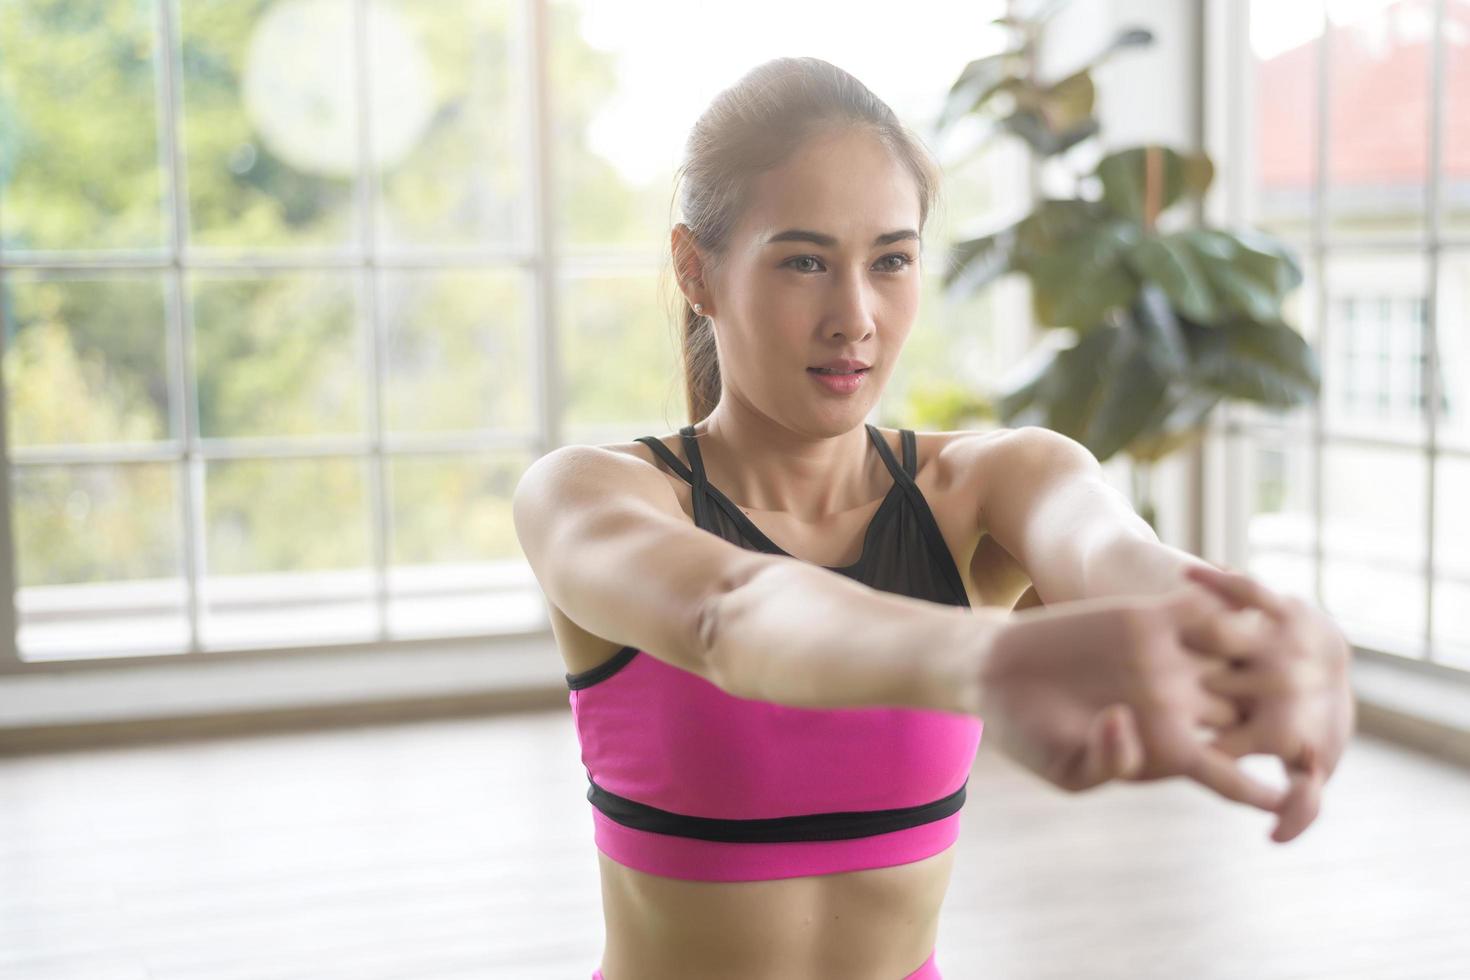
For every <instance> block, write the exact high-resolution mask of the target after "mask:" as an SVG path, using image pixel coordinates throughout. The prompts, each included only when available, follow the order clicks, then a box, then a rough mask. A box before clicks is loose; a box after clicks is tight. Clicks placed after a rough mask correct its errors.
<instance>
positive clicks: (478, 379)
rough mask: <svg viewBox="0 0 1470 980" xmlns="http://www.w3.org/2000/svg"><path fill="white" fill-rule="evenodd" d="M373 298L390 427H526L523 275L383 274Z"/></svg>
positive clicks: (527, 375)
mask: <svg viewBox="0 0 1470 980" xmlns="http://www.w3.org/2000/svg"><path fill="white" fill-rule="evenodd" d="M378 297H379V298H378V313H379V316H380V317H381V318H382V321H383V328H384V330H385V331H386V332H387V339H388V363H387V370H386V378H385V385H386V389H385V391H384V418H385V424H386V425H387V427H388V428H389V429H390V430H392V431H398V432H426V431H439V430H457V429H461V430H469V429H476V430H483V429H496V430H504V429H509V430H514V431H528V430H529V429H530V428H531V425H532V421H531V420H532V412H531V385H530V381H531V351H530V329H529V324H530V318H529V317H530V314H529V312H528V310H527V280H526V277H525V275H524V274H523V273H521V272H519V271H516V272H474V271H448V272H403V273H390V272H384V273H383V274H381V275H380V277H379V279H378Z"/></svg>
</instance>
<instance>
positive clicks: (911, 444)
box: [898, 429, 919, 476]
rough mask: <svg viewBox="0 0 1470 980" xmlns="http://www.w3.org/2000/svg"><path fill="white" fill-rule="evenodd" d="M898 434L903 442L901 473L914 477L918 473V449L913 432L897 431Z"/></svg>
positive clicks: (909, 430)
mask: <svg viewBox="0 0 1470 980" xmlns="http://www.w3.org/2000/svg"><path fill="white" fill-rule="evenodd" d="M898 434H899V436H900V437H901V438H902V442H903V471H904V472H905V473H907V474H908V475H909V476H916V475H917V474H918V472H919V471H918V468H917V466H916V464H917V463H918V457H919V447H918V442H917V441H916V440H915V439H914V430H913V429H899V430H898Z"/></svg>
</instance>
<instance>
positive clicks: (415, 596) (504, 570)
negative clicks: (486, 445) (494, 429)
mask: <svg viewBox="0 0 1470 980" xmlns="http://www.w3.org/2000/svg"><path fill="white" fill-rule="evenodd" d="M530 463H531V457H530V456H528V455H527V454H524V453H497V454H480V455H474V456H458V455H456V456H419V457H400V458H397V459H394V460H392V461H391V464H390V481H391V484H392V499H393V546H392V551H391V554H390V559H391V561H392V564H393V567H392V568H391V570H390V572H389V592H390V599H389V606H388V623H389V629H390V630H391V631H392V633H393V634H394V635H395V636H429V635H446V634H452V633H483V632H489V631H492V630H500V629H512V628H515V627H516V626H517V625H520V626H522V627H524V628H526V629H532V628H535V627H537V626H539V625H542V624H543V623H544V622H545V618H546V610H545V604H544V601H543V599H542V596H541V594H540V593H539V591H537V589H536V584H535V579H534V578H532V577H531V576H530V575H529V566H527V565H526V564H525V557H524V555H523V554H522V553H521V549H520V544H519V542H518V541H517V540H516V535H515V527H514V525H513V523H512V521H511V512H510V500H511V494H512V492H513V491H514V490H515V485H516V481H517V480H519V479H520V476H521V473H523V472H524V471H525V468H526V467H527V466H529V465H530Z"/></svg>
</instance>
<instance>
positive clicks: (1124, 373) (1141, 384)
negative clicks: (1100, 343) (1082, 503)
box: [1078, 330, 1168, 460]
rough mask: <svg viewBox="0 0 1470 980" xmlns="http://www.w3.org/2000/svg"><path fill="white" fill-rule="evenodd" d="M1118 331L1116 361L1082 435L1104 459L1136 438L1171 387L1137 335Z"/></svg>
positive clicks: (1087, 443) (1095, 454)
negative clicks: (1139, 341)
mask: <svg viewBox="0 0 1470 980" xmlns="http://www.w3.org/2000/svg"><path fill="white" fill-rule="evenodd" d="M1115 332H1117V333H1119V334H1121V337H1120V339H1119V341H1118V342H1117V344H1116V345H1115V349H1114V350H1113V351H1112V352H1111V354H1112V358H1111V360H1112V363H1111V364H1110V365H1109V366H1108V371H1107V374H1106V376H1105V378H1104V380H1103V383H1102V385H1101V386H1100V389H1099V391H1098V392H1097V399H1096V403H1095V404H1094V405H1093V407H1092V410H1091V412H1090V413H1089V415H1088V417H1087V419H1086V428H1085V430H1084V435H1083V436H1081V437H1078V438H1079V440H1080V441H1081V442H1082V443H1083V444H1084V445H1086V446H1087V448H1088V449H1090V450H1092V454H1093V455H1094V456H1096V457H1097V458H1098V459H1100V460H1103V459H1107V458H1108V457H1109V456H1111V455H1113V454H1114V453H1116V452H1117V451H1118V450H1120V449H1122V448H1123V447H1124V446H1126V445H1128V443H1129V442H1131V441H1132V440H1133V438H1134V437H1135V436H1136V435H1137V434H1138V432H1139V430H1140V429H1142V427H1143V426H1144V424H1145V423H1146V422H1147V421H1148V420H1149V419H1150V418H1151V417H1152V416H1153V415H1154V414H1155V413H1156V412H1157V411H1158V409H1159V406H1160V404H1161V403H1162V402H1163V400H1164V396H1165V394H1166V392H1167V390H1168V379H1167V378H1165V377H1164V375H1163V374H1161V373H1160V372H1159V370H1158V368H1157V367H1155V365H1154V361H1153V359H1152V358H1151V357H1150V356H1149V354H1148V352H1147V351H1146V350H1145V349H1144V347H1143V346H1142V345H1141V344H1139V343H1138V342H1137V340H1136V336H1135V335H1133V334H1130V333H1128V332H1126V331H1121V330H1120V331H1115Z"/></svg>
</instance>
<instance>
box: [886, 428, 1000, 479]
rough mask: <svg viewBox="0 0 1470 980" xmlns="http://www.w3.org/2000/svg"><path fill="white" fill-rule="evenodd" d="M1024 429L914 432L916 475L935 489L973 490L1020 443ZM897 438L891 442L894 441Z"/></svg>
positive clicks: (895, 439)
mask: <svg viewBox="0 0 1470 980" xmlns="http://www.w3.org/2000/svg"><path fill="white" fill-rule="evenodd" d="M1025 431H1026V430H1025V429H1007V428H995V429H956V430H953V431H949V432H922V431H915V433H914V438H915V443H916V446H917V448H918V454H919V459H918V464H919V465H918V469H919V474H920V475H921V476H923V477H925V478H926V481H927V482H928V483H929V484H930V485H932V486H934V487H935V488H937V489H942V490H948V489H958V490H973V489H976V488H977V487H978V486H980V485H982V484H983V483H984V482H985V480H986V478H987V477H988V476H989V475H991V474H993V473H994V471H995V467H996V466H997V464H998V461H1000V460H1001V459H1002V457H1003V456H1004V455H1005V452H1006V450H1008V449H1009V448H1011V447H1013V446H1015V445H1016V444H1017V443H1018V442H1024V441H1025V437H1024V436H1023V433H1024V432H1025ZM897 438H898V437H897V435H896V434H895V436H894V441H895V442H897Z"/></svg>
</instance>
